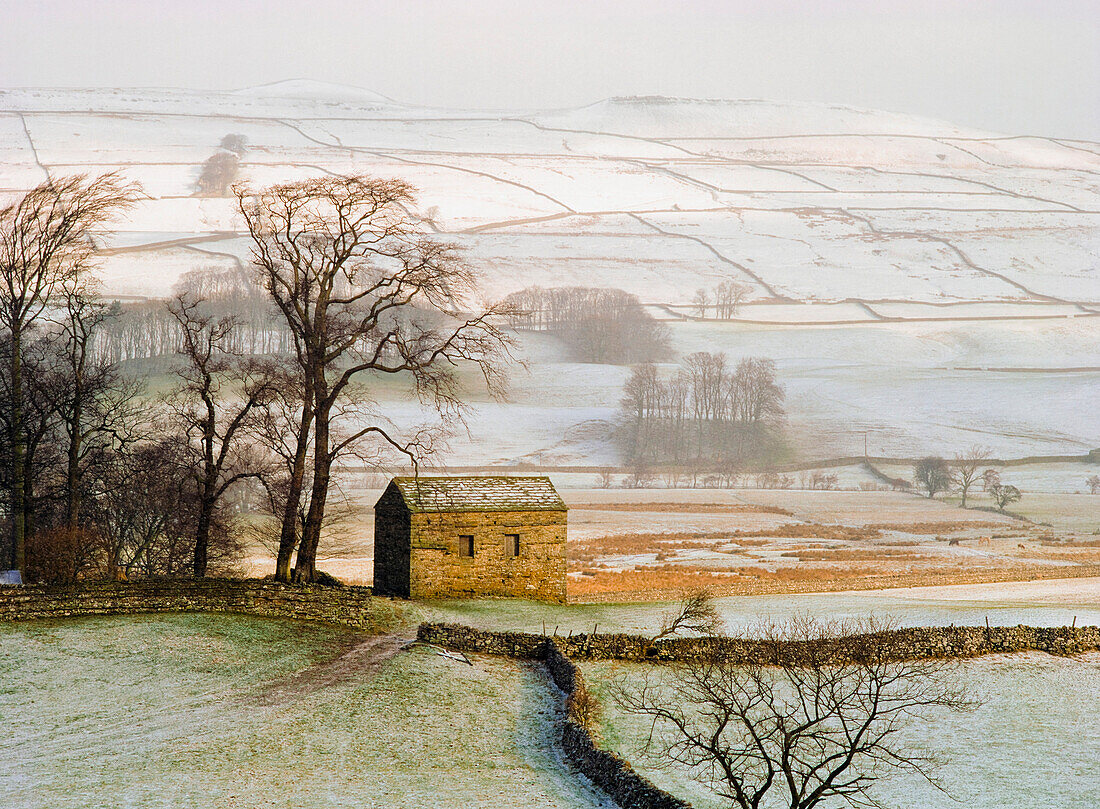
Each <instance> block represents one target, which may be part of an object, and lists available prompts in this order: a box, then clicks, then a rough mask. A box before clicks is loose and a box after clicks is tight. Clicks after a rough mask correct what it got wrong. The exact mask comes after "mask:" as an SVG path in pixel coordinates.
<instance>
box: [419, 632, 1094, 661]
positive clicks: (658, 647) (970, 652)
mask: <svg viewBox="0 0 1100 809" xmlns="http://www.w3.org/2000/svg"><path fill="white" fill-rule="evenodd" d="M419 637H420V639H421V640H423V641H426V642H429V643H434V644H437V645H439V646H446V647H447V648H450V649H455V650H459V651H465V652H481V653H483V654H496V655H504V656H507V657H519V658H526V659H538V660H541V659H543V658H544V657H545V654H546V652H545V646H546V644H547V643H548V642H550V641H551V640H552V641H553V642H554V643H555V644H556V645H557V647H558V648H560V649H561V651H562V653H563V654H565V655H567V656H568V657H571V658H573V659H575V660H633V661H646V660H649V661H656V662H675V661H688V660H695V659H698V658H699V657H701V656H702V655H704V654H708V653H713V651H714V648H715V644H718V645H719V646H720V647H723V648H724V649H725V650H726V651H727V653H728V654H730V655H732V656H733V657H734V658H735V659H737V660H740V661H742V662H745V663H763V664H776V663H784V662H797V661H798V660H799V659H800V658H802V657H806V656H809V655H812V656H813V657H814V658H815V659H817V660H825V661H826V662H837V663H840V662H844V661H848V660H852V659H855V658H858V656H859V654H860V651H861V650H862V649H864V648H866V638H865V637H863V636H859V635H855V636H851V637H848V638H843V639H840V640H836V641H828V642H814V643H774V642H768V641H755V640H740V639H734V638H667V639H664V640H659V641H657V642H656V643H653V642H651V641H650V640H648V639H647V638H645V637H642V636H640V635H626V634H590V635H586V634H580V635H570V636H569V637H554V638H550V637H548V636H546V635H534V634H529V633H524V632H490V631H486V630H480V629H474V628H472V627H467V626H458V625H454V624H421V626H420V630H419ZM877 640H880V641H882V643H881V645H880V644H878V643H876V649H879V650H883V651H884V653H885V654H886V656H887V657H889V658H890V659H895V660H916V659H922V658H942V659H949V658H968V657H980V656H982V655H988V654H1009V653H1014V652H1029V651H1039V652H1047V653H1049V654H1053V655H1061V656H1067V655H1076V654H1081V653H1082V652H1088V651H1096V650H1100V627H1095V626H1079V627H1068V626H1062V627H1033V626H1012V627H999V626H995V627H977V626H946V627H914V628H907V629H896V630H890V631H888V632H883V633H881V637H880V638H878V639H877Z"/></svg>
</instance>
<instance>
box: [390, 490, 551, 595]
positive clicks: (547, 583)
mask: <svg viewBox="0 0 1100 809" xmlns="http://www.w3.org/2000/svg"><path fill="white" fill-rule="evenodd" d="M565 530H566V506H565V503H564V502H562V499H561V497H560V496H559V495H558V493H557V491H556V490H555V489H554V486H553V484H552V483H551V482H550V479H549V478H547V477H506V476H501V477H420V478H415V477H401V478H394V479H393V480H392V481H391V482H390V485H389V486H388V487H387V488H386V491H385V492H383V493H382V496H381V497H380V498H379V499H378V502H377V503H376V504H375V506H374V592H375V593H376V594H378V595H388V596H399V597H402V598H473V597H478V596H508V597H513V598H531V599H538V600H540V601H560V602H563V601H565Z"/></svg>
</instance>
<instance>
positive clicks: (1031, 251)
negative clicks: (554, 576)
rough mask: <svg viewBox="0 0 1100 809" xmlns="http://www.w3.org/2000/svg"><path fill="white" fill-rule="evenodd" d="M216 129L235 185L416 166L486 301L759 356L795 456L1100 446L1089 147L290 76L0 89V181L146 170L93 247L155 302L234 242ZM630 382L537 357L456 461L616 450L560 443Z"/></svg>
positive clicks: (814, 111) (753, 104)
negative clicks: (871, 436)
mask: <svg viewBox="0 0 1100 809" xmlns="http://www.w3.org/2000/svg"><path fill="white" fill-rule="evenodd" d="M229 134H239V135H243V136H244V137H245V138H246V139H247V150H246V151H245V152H244V153H243V155H242V157H241V176H240V178H241V179H242V180H245V181H247V182H249V183H251V184H254V185H264V184H268V183H273V182H277V181H284V180H288V179H294V178H301V177H306V176H313V175H321V174H346V173H352V172H356V173H367V174H375V175H382V176H400V177H403V178H405V179H407V180H409V181H410V182H412V183H413V184H414V185H415V186H417V187H418V188H419V189H420V200H421V205H422V207H423V209H424V210H425V211H430V212H431V213H432V215H433V218H434V221H435V222H436V223H437V227H438V228H439V230H440V232H441V234H442V235H444V236H445V237H446V238H448V239H452V240H454V241H456V242H459V243H460V244H463V245H464V246H465V247H466V248H467V249H468V254H469V257H470V260H471V261H472V262H474V263H476V264H477V265H478V266H479V267H480V268H481V270H482V273H483V275H484V287H485V291H486V296H487V297H490V298H493V297H498V296H500V295H504V294H507V293H509V292H512V291H514V290H517V289H520V288H522V287H526V286H530V285H533V284H539V285H543V286H554V285H567V284H585V285H602V286H615V287H620V288H623V289H626V290H628V291H631V292H634V293H636V294H638V295H639V296H640V297H641V298H642V299H643V300H644V301H646V302H647V303H649V304H651V305H652V306H653V307H654V308H653V311H654V312H657V313H658V314H659V315H660V316H661V317H664V318H667V319H669V321H670V324H671V325H672V326H673V340H674V344H675V347H676V348H677V350H678V351H680V352H681V353H686V352H689V351H693V350H700V349H707V350H727V351H729V352H730V353H732V354H735V355H737V354H744V353H763V354H767V355H770V356H773V357H775V358H776V359H777V360H778V361H779V364H780V368H781V371H782V372H783V373H784V374H785V375H786V379H788V381H789V391H790V404H791V410H792V424H793V425H794V427H796V428H797V430H798V431H800V432H801V434H804V435H809V436H813V437H814V438H813V441H816V444H815V447H814V450H813V452H820V453H826V452H834V451H835V452H836V453H837V454H843V453H846V452H849V451H851V450H852V449H853V448H854V447H856V446H859V447H862V439H861V438H858V436H859V435H861V432H860V431H861V430H863V429H878V430H880V432H881V435H882V441H883V443H884V446H882V447H879V448H876V449H882V450H883V451H887V452H888V451H891V450H896V451H897V454H901V455H912V454H913V452H914V451H915V448H917V447H928V448H930V449H936V448H938V447H937V445H936V444H935V441H944V442H947V443H949V444H950V445H951V446H955V445H958V444H961V443H963V442H967V443H969V442H971V441H973V440H974V439H975V438H976V437H977V438H979V439H981V440H983V441H987V442H988V443H995V444H997V446H1000V447H1003V448H1004V450H1005V451H1006V452H1012V451H1017V450H1018V451H1021V452H1024V451H1029V452H1030V451H1035V452H1045V451H1050V452H1062V451H1072V452H1077V451H1080V450H1081V449H1082V448H1088V447H1090V446H1093V445H1095V442H1096V441H1097V439H1098V438H1100V437H1098V436H1096V435H1095V434H1094V429H1093V427H1092V426H1091V421H1090V420H1089V419H1088V418H1086V416H1085V415H1084V413H1085V412H1087V411H1088V410H1089V408H1088V407H1085V406H1084V404H1083V403H1084V401H1085V399H1087V398H1088V397H1087V391H1088V390H1089V389H1090V388H1091V389H1095V385H1096V383H1097V382H1098V381H1100V375H1098V374H1096V373H1093V374H1092V375H1091V376H1089V374H1088V372H1087V370H1082V369H1088V368H1094V367H1100V357H1097V356H1096V350H1095V346H1096V345H1097V344H1098V341H1097V338H1098V337H1100V328H1098V326H1097V325H1096V324H1098V323H1100V321H1098V320H1097V318H1096V315H1098V314H1100V144H1096V143H1088V142H1083V141H1071V140H1065V139H1054V138H1045V137H1037V136H1034V135H1030V134H1028V133H1023V134H1021V135H1000V134H996V133H987V132H980V131H975V130H969V129H965V128H961V127H957V126H954V125H952V124H949V123H944V122H939V121H932V120H927V119H921V118H916V117H913V116H908V115H900V114H893V113H885V112H877V111H870V110H859V109H852V108H848V107H838V106H828V105H815V104H796V103H776V102H767V101H758V100H748V101H701V100H692V99H668V98H614V99H608V100H606V101H602V102H599V103H596V104H592V105H588V106H584V107H580V108H577V109H571V110H553V111H532V112H521V111H498V112H479V111H464V110H440V109H429V108H418V107H410V106H406V105H402V104H400V103H398V102H395V101H392V100H390V99H388V98H386V97H384V96H381V95H379V94H377V93H374V92H371V91H369V90H363V89H360V88H353V87H344V86H340V85H328V84H323V83H316V82H308V81H301V80H295V81H289V82H278V83H275V84H270V85H263V86H260V87H254V88H246V89H243V90H238V91H235V92H226V93H217V92H200V91H192V90H178V89H157V90H154V89H140V90H139V89H111V90H106V89H88V90H74V89H48V88H43V89H18V90H14V89H13V90H8V91H0V194H2V193H5V192H14V191H17V190H18V189H21V188H26V187H28V186H30V185H33V184H35V183H37V182H39V181H41V180H42V179H43V178H45V177H46V176H47V175H59V174H65V173H72V172H89V173H100V172H104V171H111V170H118V171H121V172H122V173H123V174H125V175H126V176H127V177H130V178H133V179H136V180H139V181H141V183H142V184H143V186H144V188H145V190H146V193H147V194H148V195H149V199H148V200H147V201H146V202H144V203H143V204H142V205H141V206H139V208H138V209H137V210H135V211H134V212H133V214H132V215H131V216H129V217H128V218H127V220H126V221H123V222H120V223H119V224H118V228H117V231H116V232H115V233H114V234H112V236H111V237H110V239H109V240H108V243H107V244H105V245H104V247H105V250H104V276H105V287H106V290H107V291H108V292H110V293H113V294H119V295H144V296H162V295H166V294H168V293H169V291H170V290H171V287H172V285H173V284H174V282H175V281H176V279H177V278H178V277H179V276H180V275H181V274H182V273H184V272H187V271H188V270H193V269H197V268H202V267H218V266H230V265H233V264H235V263H237V262H240V261H242V260H243V259H244V257H245V256H246V246H245V243H244V240H243V238H242V237H241V234H240V233H239V230H240V223H239V222H238V221H237V220H236V217H235V215H234V209H233V204H232V201H231V200H230V199H228V198H210V197H199V196H197V195H196V193H195V182H196V180H197V178H198V175H199V172H200V170H201V166H202V163H203V161H205V160H206V159H208V158H209V157H210V156H211V155H212V154H214V153H215V152H216V151H217V150H218V148H219V143H220V142H221V141H222V139H223V138H224V137H225V136H226V135H229ZM724 280H736V281H738V282H740V283H743V284H746V285H748V286H749V287H750V288H751V289H752V293H751V295H750V299H749V302H748V303H747V304H746V305H745V306H743V307H742V308H741V309H740V311H739V312H738V314H737V317H736V318H735V320H734V321H732V322H725V323H716V322H713V321H703V322H700V321H698V320H697V319H696V318H697V313H696V312H695V310H694V309H692V308H691V306H690V303H691V300H692V298H693V296H694V294H695V291H696V290H697V289H699V288H708V289H709V288H713V287H714V286H716V285H717V284H718V283H720V282H722V281H724ZM810 304H813V305H810ZM1017 367H1018V368H1021V369H1029V370H1028V372H1027V374H1023V373H1014V372H1013V370H1012V369H1014V368H1017ZM982 368H991V369H1000V370H999V371H997V373H994V372H993V371H989V372H984V373H983V372H982V371H980V370H976V369H982ZM965 369H975V370H965ZM1006 369H1007V370H1006ZM1035 369H1040V370H1042V369H1047V371H1048V373H1038V372H1036V370H1035ZM1065 369H1073V371H1072V373H1073V374H1075V375H1072V376H1067V375H1066V373H1068V372H1065V373H1063V372H1064V371H1065ZM559 370H560V369H559ZM575 372H576V368H575V367H571V370H570V373H571V374H574V373H575ZM624 373H625V371H624V370H623V369H607V370H606V371H601V372H599V373H591V374H584V375H583V378H584V379H586V380H588V382H586V383H585V389H584V403H583V406H582V405H580V404H577V402H578V401H579V400H578V389H577V388H576V386H574V387H573V388H572V389H566V388H565V387H563V383H562V382H561V377H560V375H558V374H556V373H553V372H551V373H548V375H546V376H545V377H544V376H542V375H540V372H538V371H537V369H536V370H535V371H533V376H532V377H531V378H529V379H528V380H527V382H526V383H525V384H526V385H527V386H528V387H529V388H530V394H528V393H527V392H525V390H524V389H523V386H520V388H519V390H518V392H517V394H516V397H517V403H516V409H513V410H512V414H513V415H514V416H516V417H518V415H519V414H521V413H526V414H527V415H526V416H524V418H525V419H526V422H525V423H528V428H525V430H524V438H523V439H522V440H520V439H518V438H516V437H515V436H513V437H512V439H514V441H515V446H512V445H511V444H508V445H507V446H505V445H504V444H503V443H500V442H498V443H497V445H496V447H495V448H491V449H484V450H481V453H482V454H481V455H477V453H476V452H475V451H474V450H473V449H471V448H467V450H464V451H467V452H468V453H473V454H472V455H470V454H467V455H466V456H464V457H466V458H467V459H469V458H473V457H478V458H484V459H490V460H504V461H506V460H509V459H512V458H517V457H521V456H530V453H531V452H533V451H541V449H542V448H551V447H553V448H557V449H555V450H554V452H555V453H558V454H557V455H553V453H551V455H553V457H554V459H555V460H557V461H559V462H570V461H573V462H587V461H605V460H609V459H613V452H612V450H610V449H607V448H605V450H603V451H596V450H593V449H592V442H587V443H585V442H582V443H581V444H576V445H575V446H576V447H582V446H583V448H581V449H575V451H574V450H570V449H568V447H570V446H574V445H571V444H569V442H568V441H566V442H565V443H564V444H563V443H562V440H563V437H564V436H566V435H568V434H569V429H570V427H571V426H572V425H573V424H576V423H580V422H583V421H585V420H601V419H608V418H611V417H612V415H613V410H614V407H615V403H616V402H617V399H618V389H619V388H618V386H619V385H620V384H621V381H622V377H623V374H624ZM998 374H1000V375H999V376H998ZM571 378H576V376H575V375H574V376H572V377H571ZM867 378H873V379H874V380H875V384H874V385H870V384H863V382H862V381H861V380H864V379H867ZM1021 380H1023V381H1021ZM555 385H556V387H555ZM601 386H603V387H601ZM929 391H931V393H930V394H929V393H928V392H929ZM1021 391H1026V395H1024V396H1021ZM525 396H526V397H528V398H526V399H525V398H524V397H525ZM929 397H930V398H929ZM916 400H920V401H928V402H930V404H928V406H927V407H923V406H922V407H921V408H916V409H914V408H913V407H911V402H912V401H916ZM1039 400H1041V401H1042V406H1041V407H1037V406H1036V404H1035V402H1036V401H1039ZM1029 402H1030V404H1029ZM1000 403H1003V405H1002V404H1000ZM523 408H528V409H527V410H524V409H523ZM548 408H549V409H548ZM998 408H999V409H998ZM490 410H491V409H488V408H487V409H486V411H485V412H486V413H487V414H488V413H490ZM551 411H552V412H551ZM901 412H906V413H908V414H909V415H908V417H907V418H908V419H909V421H908V422H907V423H906V424H905V425H903V426H899V425H897V424H896V423H895V422H896V421H897V414H898V413H901ZM548 414H549V415H548ZM485 418H486V423H487V424H490V423H496V422H498V421H499V419H498V418H497V417H496V416H490V415H486V417H485ZM979 422H983V423H982V424H981V426H980V434H979V435H977V436H975V435H974V434H973V431H974V430H978V429H979V428H978V426H977V425H978V423H979ZM486 429H492V428H491V427H489V426H487V427H486ZM476 432H477V430H476V425H475V433H476ZM852 436H856V438H853V437H852ZM857 438H858V440H857ZM849 439H851V440H849ZM524 442H526V443H524ZM998 442H1000V443H998ZM562 447H565V449H562ZM807 451H809V450H807ZM944 451H946V450H944ZM494 452H499V453H501V454H500V455H496V454H494ZM570 452H572V453H573V454H572V455H570V454H569V453H570Z"/></svg>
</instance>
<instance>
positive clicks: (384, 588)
mask: <svg viewBox="0 0 1100 809" xmlns="http://www.w3.org/2000/svg"><path fill="white" fill-rule="evenodd" d="M374 592H375V593H377V594H378V595H386V596H396V597H398V598H408V597H409V595H410V593H409V510H408V508H407V507H406V506H405V502H404V500H403V499H402V497H401V494H400V492H398V491H397V488H396V487H395V486H394V485H393V484H390V487H389V488H388V489H386V491H385V492H384V493H383V495H382V497H381V498H380V499H379V500H378V503H377V504H376V505H375V507H374Z"/></svg>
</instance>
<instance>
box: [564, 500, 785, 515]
mask: <svg viewBox="0 0 1100 809" xmlns="http://www.w3.org/2000/svg"><path fill="white" fill-rule="evenodd" d="M570 508H572V509H573V510H575V511H641V512H661V513H670V514H781V515H783V516H785V517H789V516H791V512H790V511H788V510H787V509H785V508H780V507H779V506H765V505H757V504H755V503H578V504H577V505H575V506H570Z"/></svg>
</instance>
